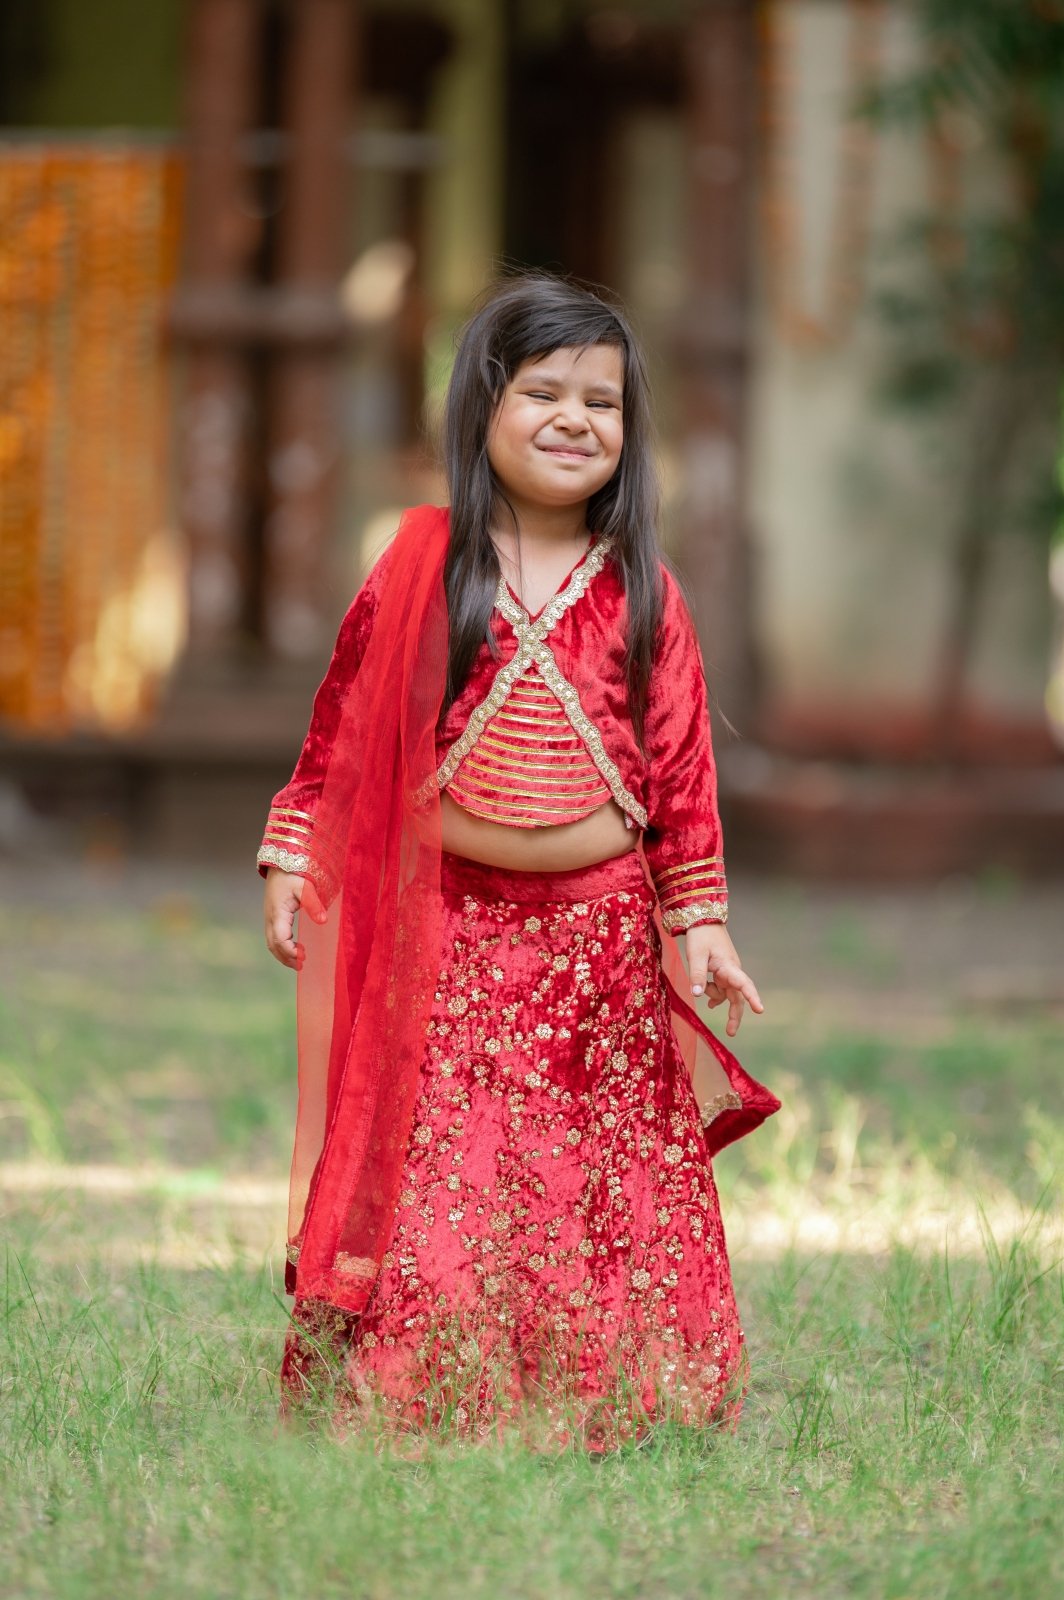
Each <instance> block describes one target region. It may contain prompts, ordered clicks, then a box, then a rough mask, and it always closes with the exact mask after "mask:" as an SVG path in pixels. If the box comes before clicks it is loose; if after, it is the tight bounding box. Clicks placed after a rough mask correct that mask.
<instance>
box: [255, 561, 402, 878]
mask: <svg viewBox="0 0 1064 1600" xmlns="http://www.w3.org/2000/svg"><path fill="white" fill-rule="evenodd" d="M387 566H388V555H387V552H386V553H385V554H384V556H382V557H381V559H380V561H378V563H377V565H376V566H375V567H374V569H373V571H372V572H371V573H370V575H369V577H368V578H367V579H366V582H365V583H364V584H363V585H362V588H361V589H360V590H359V592H358V594H357V595H356V596H355V598H354V600H353V601H352V603H351V605H350V607H349V609H348V612H347V615H346V616H345V617H344V620H343V622H342V623H341V624H340V632H339V634H338V636H337V640H336V646H335V648H334V650H333V654H332V660H331V661H330V662H329V670H328V671H327V672H326V674H325V677H324V679H323V680H322V682H321V685H320V686H319V688H318V692H317V694H316V695H315V696H314V708H313V711H312V713H311V718H310V727H309V729H308V730H307V736H306V738H305V739H304V741H303V748H302V750H301V751H300V753H299V760H298V761H297V762H296V766H295V771H294V772H293V773H292V776H291V778H290V779H289V781H288V782H287V783H286V784H285V786H284V788H283V789H281V790H280V792H279V793H278V794H275V795H274V797H273V803H272V805H271V806H270V814H269V817H268V818H267V822H266V831H265V833H264V834H263V839H262V844H261V846H260V848H259V853H258V856H257V858H256V860H257V862H258V867H259V871H260V872H261V873H262V875H263V877H265V876H266V873H267V871H268V870H269V868H270V867H278V868H280V869H281V870H282V871H284V872H288V873H300V874H304V875H309V876H313V877H320V878H322V879H328V877H329V876H330V875H332V873H333V871H334V869H335V867H336V866H337V865H338V863H336V862H335V861H334V860H333V859H332V855H331V851H330V843H331V841H330V840H328V839H326V838H323V837H321V836H320V834H319V833H318V830H317V827H316V822H315V816H316V812H317V807H318V801H319V799H320V798H321V791H322V786H323V784H324V782H325V775H326V773H327V772H328V770H329V762H330V760H331V758H332V750H333V743H334V741H335V739H336V734H337V731H338V729H339V726H340V718H341V717H342V715H343V710H344V705H345V702H346V700H347V696H348V694H349V693H350V691H351V686H352V684H353V683H354V681H355V679H356V677H357V676H358V669H359V667H360V666H361V664H362V657H363V656H364V655H365V652H366V646H367V644H368V643H369V636H370V633H371V632H372V630H373V622H374V618H375V617H376V614H377V606H378V603H379V600H380V592H381V587H382V581H383V577H384V574H385V571H386V569H387Z"/></svg>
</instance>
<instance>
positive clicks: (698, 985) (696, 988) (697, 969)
mask: <svg viewBox="0 0 1064 1600" xmlns="http://www.w3.org/2000/svg"><path fill="white" fill-rule="evenodd" d="M708 972H709V951H708V950H707V951H706V952H705V953H704V954H701V955H693V956H692V957H691V973H690V976H691V993H692V994H701V993H702V991H703V990H704V989H705V987H706V976H707V974H708Z"/></svg>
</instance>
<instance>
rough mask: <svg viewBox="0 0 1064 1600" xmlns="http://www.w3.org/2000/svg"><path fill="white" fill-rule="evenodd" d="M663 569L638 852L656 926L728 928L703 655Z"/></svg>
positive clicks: (673, 583) (674, 930) (680, 930)
mask: <svg viewBox="0 0 1064 1600" xmlns="http://www.w3.org/2000/svg"><path fill="white" fill-rule="evenodd" d="M662 570H663V572H664V584H665V597H664V598H665V611H664V619H663V624H662V631H661V638H660V643H659V648H658V655H657V659H656V660H655V663H654V670H653V673H652V674H651V680H650V694H649V697H648V703H647V715H646V723H645V742H646V751H647V758H648V762H649V782H648V800H647V818H648V824H649V825H648V829H647V832H646V834H645V835H644V840H643V845H644V849H645V851H646V858H647V864H648V865H649V867H650V871H651V874H652V876H653V879H654V886H655V888H656V889H657V892H658V901H659V903H660V905H661V912H662V920H663V922H664V924H665V927H666V928H667V929H668V930H669V932H670V933H673V934H680V933H683V932H685V930H686V929H687V928H693V927H694V926H695V924H696V923H700V922H726V921H727V920H728V889H727V884H726V881H725V876H724V855H723V843H722V838H721V829H720V816H719V815H718V812H717V769H716V764H715V762H714V760H713V746H712V743H711V740H710V732H709V709H708V706H707V701H706V676H705V668H704V667H703V664H702V652H701V650H700V648H699V644H698V636H697V634H696V633H695V629H694V624H693V622H692V621H691V615H690V612H689V611H688V609H687V606H686V604H685V603H684V599H683V596H682V594H681V593H680V589H679V586H678V584H677V582H676V580H675V578H674V577H673V576H672V574H671V573H670V572H669V571H668V570H667V569H665V568H663V569H662Z"/></svg>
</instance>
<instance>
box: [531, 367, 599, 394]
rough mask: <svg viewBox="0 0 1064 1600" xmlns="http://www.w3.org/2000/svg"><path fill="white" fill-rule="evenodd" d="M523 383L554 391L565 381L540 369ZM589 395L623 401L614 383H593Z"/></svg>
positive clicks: (543, 368)
mask: <svg viewBox="0 0 1064 1600" xmlns="http://www.w3.org/2000/svg"><path fill="white" fill-rule="evenodd" d="M523 381H524V382H525V383H546V384H548V385H549V386H550V387H551V388H554V389H560V388H562V387H563V380H562V378H561V377H560V376H559V374H558V373H556V372H551V371H549V370H548V369H547V368H546V367H538V368H536V369H535V370H534V371H532V372H529V373H526V374H525V377H524V379H523ZM587 393H588V394H596V395H606V396H608V397H609V399H611V400H620V399H621V391H620V390H619V389H618V388H617V385H616V384H614V383H605V382H600V383H592V384H590V385H589V386H588V390H587Z"/></svg>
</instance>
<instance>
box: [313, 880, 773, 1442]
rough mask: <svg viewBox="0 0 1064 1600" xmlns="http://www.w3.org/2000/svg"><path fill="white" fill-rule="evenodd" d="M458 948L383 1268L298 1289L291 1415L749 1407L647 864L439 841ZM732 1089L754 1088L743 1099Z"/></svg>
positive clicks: (478, 1423) (610, 1413)
mask: <svg viewBox="0 0 1064 1600" xmlns="http://www.w3.org/2000/svg"><path fill="white" fill-rule="evenodd" d="M443 896H444V907H445V924H446V925H445V936H444V946H443V948H444V951H445V957H444V962H443V967H442V971H441V973H440V980H439V985H438V989H437V993H436V996H435V1004H434V1008H433V1011H432V1016H431V1020H430V1023H429V1026H428V1030H427V1037H426V1042H425V1053H424V1058H423V1064H422V1073H421V1084H420V1092H419V1098H418V1102H417V1106H416V1110H415V1113H414V1123H413V1129H412V1133H411V1138H410V1142H409V1147H408V1151H407V1155H406V1161H405V1170H404V1175H403V1184H402V1191H401V1193H400V1197H399V1203H398V1207H397V1209H396V1212H395V1219H394V1224H393V1230H392V1237H391V1241H390V1246H389V1249H388V1252H387V1254H386V1255H385V1258H384V1263H383V1269H382V1271H381V1274H380V1277H379V1278H378V1280H377V1283H376V1285H375V1288H374V1291H373V1295H372V1298H371V1300H370V1302H369V1305H368V1307H367V1309H366V1311H365V1312H364V1313H363V1314H362V1315H361V1316H358V1317H352V1316H349V1315H347V1314H346V1313H344V1312H341V1311H338V1310H336V1309H335V1308H330V1307H328V1306H324V1305H322V1304H320V1303H318V1302H308V1301H303V1302H297V1304H296V1308H295V1312H294V1315H293V1320H292V1324H291V1327H290V1330H289V1334H288V1338H287V1341H286V1346H285V1353H284V1362H283V1368H282V1387H283V1394H284V1405H285V1409H286V1411H288V1412H289V1413H290V1412H291V1411H292V1410H293V1409H294V1407H296V1406H297V1405H298V1404H299V1403H300V1402H302V1401H305V1400H307V1399H309V1398H310V1397H312V1396H313V1395H315V1394H317V1395H318V1396H319V1397H320V1395H321V1390H322V1386H323V1384H326V1385H327V1389H328V1405H329V1408H330V1411H331V1414H332V1415H333V1416H334V1418H335V1419H336V1420H337V1421H339V1422H340V1423H341V1425H342V1424H343V1422H344V1420H345V1419H346V1420H348V1421H350V1422H351V1423H355V1424H360V1423H362V1422H363V1421H365V1422H369V1421H370V1420H371V1419H376V1420H379V1421H383V1422H384V1423H385V1424H386V1425H387V1427H388V1428H389V1429H394V1428H398V1429H400V1430H405V1429H409V1430H412V1431H415V1432H421V1431H423V1430H424V1429H426V1428H441V1429H443V1430H453V1431H454V1432H455V1433H457V1434H458V1435H459V1436H464V1437H479V1436H484V1435H488V1434H494V1433H497V1432H498V1431H499V1430H500V1429H501V1428H502V1427H503V1426H505V1425H507V1424H510V1423H513V1422H516V1421H518V1420H519V1419H520V1420H521V1421H522V1423H523V1424H524V1425H526V1426H528V1427H530V1428H532V1429H533V1430H536V1431H537V1432H538V1433H539V1435H540V1436H541V1437H542V1436H543V1434H544V1432H545V1434H546V1437H547V1438H553V1439H555V1440H557V1441H559V1442H581V1443H583V1444H585V1445H587V1446H590V1447H591V1448H603V1447H607V1446H611V1445H614V1444H616V1443H619V1442H621V1441H623V1440H625V1439H630V1438H633V1437H637V1436H639V1435H640V1434H641V1433H642V1432H643V1431H644V1430H645V1429H646V1428H647V1427H648V1426H649V1425H651V1424H654V1423H656V1422H659V1421H663V1420H674V1421H679V1422H682V1423H686V1424H698V1425H705V1424H710V1423H715V1422H719V1421H720V1420H722V1419H734V1417H735V1416H736V1415H737V1413H738V1407H739V1404H740V1399H741V1393H742V1387H743V1371H744V1364H743V1335H742V1329H741V1327H740V1324H739V1316H738V1312H737V1310H736V1305H735V1297H734V1294H733V1291H732V1281H731V1273H730V1270H729V1266H728V1257H727V1252H726V1249H725V1243H724V1231H723V1228H722V1225H721V1217H720V1209H719V1205H718V1201H717V1191H716V1187H715V1185H714V1181H713V1173H712V1169H711V1166H710V1162H709V1159H708V1156H707V1153H706V1144H705V1138H704V1134H703V1130H702V1125H701V1120H700V1117H699V1112H698V1109H697V1107H696V1104H695V1099H694V1094H693V1091H692V1088H691V1084H690V1081H689V1076H688V1072H687V1069H686V1067H685V1065H684V1062H683V1059H682V1057H681V1055H680V1052H679V1047H678V1044H677V1041H676V1038H675V1035H674V1033H673V1030H672V1025H671V1021H670V1007H669V999H668V990H667V985H666V980H665V977H664V974H663V972H662V967H661V950H660V944H659V939H658V934H657V930H656V928H655V926H654V922H653V920H652V917H653V910H654V893H653V889H652V888H651V887H650V885H649V884H648V883H647V881H646V878H645V876H644V873H643V869H642V865H641V863H640V861H639V858H638V857H637V855H636V854H634V853H632V854H629V855H625V856H621V857H618V858H616V859H614V860H611V861H607V862H603V863H601V864H600V865H597V866H593V867H588V868H583V869H581V870H578V871H574V872H559V873H533V872H508V871H503V870H500V869H497V868H493V867H485V866H481V865H479V864H476V863H473V862H470V861H466V860H464V859H462V858H459V857H456V856H451V855H447V854H445V855H444V857H443ZM733 1103H736V1104H737V1103H738V1101H737V1100H736V1101H735V1102H733Z"/></svg>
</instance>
